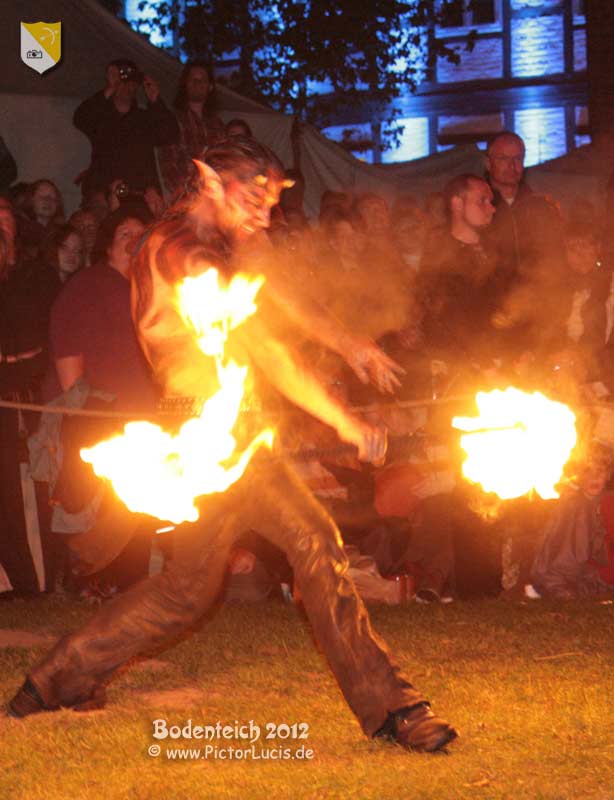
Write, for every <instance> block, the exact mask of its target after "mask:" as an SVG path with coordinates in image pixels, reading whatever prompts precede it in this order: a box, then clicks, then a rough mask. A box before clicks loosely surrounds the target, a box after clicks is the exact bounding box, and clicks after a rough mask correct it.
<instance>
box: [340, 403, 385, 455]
mask: <svg viewBox="0 0 614 800" xmlns="http://www.w3.org/2000/svg"><path fill="white" fill-rule="evenodd" d="M337 432H338V434H339V437H340V438H341V439H342V440H343V441H344V442H347V443H348V444H353V445H356V447H357V448H358V458H359V459H360V460H361V461H368V462H370V463H371V464H375V465H376V466H380V465H381V464H383V463H384V460H385V458H386V447H387V445H388V442H387V437H386V429H385V428H380V427H378V426H377V425H370V424H369V423H368V422H364V421H363V420H361V419H359V418H358V417H353V416H352V417H350V416H349V415H348V417H347V419H346V422H345V424H344V425H343V426H342V427H341V428H340V429H339V430H338V431H337Z"/></svg>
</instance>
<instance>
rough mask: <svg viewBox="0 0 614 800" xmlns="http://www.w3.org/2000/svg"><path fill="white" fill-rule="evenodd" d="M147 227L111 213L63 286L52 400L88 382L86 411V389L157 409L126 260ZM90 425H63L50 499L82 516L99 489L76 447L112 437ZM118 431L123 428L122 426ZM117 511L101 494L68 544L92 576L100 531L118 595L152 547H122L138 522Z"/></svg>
mask: <svg viewBox="0 0 614 800" xmlns="http://www.w3.org/2000/svg"><path fill="white" fill-rule="evenodd" d="M148 221H149V218H144V217H139V216H138V215H137V214H136V212H134V211H133V210H132V209H122V208H120V209H118V210H117V211H115V212H113V213H112V214H110V215H109V216H108V217H107V218H106V219H105V220H104V221H103V223H102V225H101V226H100V231H99V233H98V239H97V242H96V247H95V248H94V252H93V258H94V265H93V266H92V267H89V268H88V269H84V270H81V271H80V272H79V273H78V274H76V275H75V276H74V277H73V278H72V279H71V280H69V281H67V282H66V284H65V286H64V287H63V289H62V291H61V292H60V294H59V296H58V298H57V300H56V302H55V303H54V306H53V309H52V313H51V324H50V349H51V356H52V359H53V366H54V370H53V374H52V375H50V376H49V378H48V381H47V382H46V384H47V385H46V395H47V397H48V398H49V399H51V398H53V397H56V396H57V395H59V394H60V392H70V391H71V389H73V387H75V385H76V384H77V382H79V381H86V382H87V385H88V386H89V387H90V395H89V397H90V400H89V403H88V405H86V407H87V408H89V407H95V406H96V405H97V404H98V405H100V402H101V401H97V400H94V399H92V398H94V397H95V396H96V393H94V394H92V391H91V390H97V392H98V393H100V392H104V393H106V394H107V395H111V396H113V397H114V398H115V400H114V403H113V410H115V411H117V412H128V413H129V412H131V411H134V410H138V411H142V412H143V413H147V410H148V409H150V410H153V409H154V408H155V405H156V398H157V394H156V390H155V388H154V384H153V381H152V379H151V376H150V372H149V368H148V366H147V364H146V361H145V359H144V357H143V354H142V352H141V349H140V347H139V344H138V341H137V338H136V333H135V331H134V325H133V322H132V315H131V311H130V269H131V258H132V253H133V250H134V247H135V245H136V243H137V242H138V240H139V239H140V238H141V237H142V235H143V233H144V231H145V224H146V223H147V222H148ZM102 406H103V407H104V408H105V410H108V408H109V403H108V402H102ZM95 422H96V424H93V423H92V421H91V420H85V421H84V420H83V419H82V418H77V419H75V418H70V417H69V418H67V419H65V420H64V421H63V430H62V436H63V452H64V461H63V464H62V471H61V473H60V476H59V479H58V482H57V484H56V486H55V492H54V497H55V499H56V501H58V502H59V503H61V505H62V507H63V508H64V509H65V510H66V511H69V512H70V513H78V512H82V511H83V509H84V508H86V507H87V506H88V504H89V503H90V502H91V501H92V499H93V496H94V495H95V493H96V491H97V490H98V487H97V485H96V484H94V483H93V482H92V479H91V471H90V470H89V468H88V467H85V466H84V465H83V463H82V462H81V460H80V457H79V451H80V448H81V447H83V446H86V445H88V444H93V443H95V442H97V441H101V440H102V439H105V438H108V436H109V435H110V433H114V432H115V430H112V431H110V430H109V429H108V428H106V427H101V426H100V425H99V424H97V423H98V421H95ZM118 426H119V428H121V422H120V423H118ZM119 506H120V504H119V503H118V501H117V500H116V499H115V498H114V495H112V493H111V492H109V493H106V494H105V496H104V499H103V501H102V506H101V509H100V511H99V514H98V517H97V521H96V524H95V526H94V529H93V530H94V532H92V533H90V532H88V531H85V530H84V531H83V533H82V534H78V535H77V536H71V537H69V539H70V542H69V545H70V547H71V550H72V551H73V552H74V553H76V554H78V557H79V559H80V560H81V561H82V562H87V563H88V565H89V567H90V569H88V574H89V573H94V572H96V569H95V567H96V563H95V561H96V559H95V557H94V556H92V555H91V553H92V549H91V547H90V543H91V542H92V541H93V542H94V547H97V541H98V540H97V538H96V537H97V531H101V532H102V533H101V535H102V537H103V538H104V539H105V540H106V543H107V544H108V546H109V547H110V548H111V549H112V550H113V549H114V548H115V547H116V549H114V552H115V553H116V554H118V557H117V558H116V559H115V561H113V563H112V564H110V566H109V567H108V568H107V570H105V574H104V576H99V579H98V582H101V581H103V582H104V583H105V584H106V585H107V586H115V587H117V588H119V589H123V588H125V587H127V586H128V585H130V584H132V583H133V582H134V581H136V580H138V579H140V578H142V577H143V576H144V575H145V574H146V573H147V568H148V564H149V551H150V542H149V538H148V537H146V536H137V537H134V539H133V541H132V542H130V543H129V544H127V542H129V540H130V539H131V538H132V535H133V533H134V530H135V528H138V527H139V525H140V519H139V518H138V517H136V518H135V517H134V516H132V515H129V514H128V513H127V512H125V510H124V509H123V507H119ZM108 520H112V522H109V521H108ZM111 532H112V533H111ZM123 534H125V537H124V535H123ZM125 545H127V546H126V547H124V546H125ZM109 561H112V557H111V558H109Z"/></svg>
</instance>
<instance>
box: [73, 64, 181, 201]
mask: <svg viewBox="0 0 614 800" xmlns="http://www.w3.org/2000/svg"><path fill="white" fill-rule="evenodd" d="M140 85H142V87H143V90H144V92H145V96H146V98H147V108H145V109H143V108H139V106H138V104H137V92H138V89H139V86H140ZM73 123H74V125H75V127H76V128H78V129H79V130H80V131H82V132H83V133H84V134H85V135H86V136H87V137H88V139H89V140H90V142H91V145H92V161H91V164H90V167H89V169H88V170H87V173H86V175H85V177H84V178H83V186H82V190H83V194H84V196H85V197H87V196H89V195H90V194H91V193H93V192H97V191H100V190H104V189H105V188H106V186H108V184H109V183H110V182H111V181H113V180H114V179H116V178H121V179H122V180H123V181H125V182H126V184H127V185H128V187H129V189H130V190H139V191H144V190H145V189H147V188H148V187H149V186H154V187H156V188H159V183H158V176H157V173H156V165H155V158H154V147H155V146H158V145H165V144H173V143H174V142H176V141H177V139H178V136H179V129H178V127H177V122H176V120H175V117H174V116H173V114H172V113H171V112H170V111H169V110H168V109H167V108H166V106H165V105H164V101H163V100H162V98H161V97H160V89H159V87H158V84H157V83H156V82H155V81H154V80H153V78H151V77H149V76H148V75H143V74H142V73H140V72H139V71H138V69H137V67H136V65H135V64H134V63H133V62H132V61H128V60H126V59H122V60H119V61H113V62H111V63H110V64H109V66H108V67H107V75H106V86H105V88H104V89H103V90H102V91H100V92H97V93H96V94H95V95H93V96H92V97H90V98H88V99H87V100H84V101H83V102H82V103H81V105H80V106H79V107H78V108H77V110H76V111H75V114H74V117H73Z"/></svg>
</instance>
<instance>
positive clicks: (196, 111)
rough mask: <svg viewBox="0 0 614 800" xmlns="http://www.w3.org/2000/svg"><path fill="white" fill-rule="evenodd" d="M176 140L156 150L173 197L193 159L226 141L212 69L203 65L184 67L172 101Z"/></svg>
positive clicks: (166, 189) (195, 63)
mask: <svg viewBox="0 0 614 800" xmlns="http://www.w3.org/2000/svg"><path fill="white" fill-rule="evenodd" d="M173 105H174V106H175V117H176V119H177V124H178V125H179V140H178V142H177V143H175V144H171V145H166V146H164V147H159V148H158V150H157V155H158V166H159V168H160V175H161V178H162V183H163V188H164V192H165V194H166V196H167V197H173V196H174V195H175V194H176V193H177V192H178V191H180V190H181V189H182V188H183V186H184V185H185V183H186V181H187V180H188V178H189V177H190V176H191V175H193V165H192V159H193V158H200V157H202V154H203V151H204V150H205V148H207V147H211V145H214V144H216V143H217V142H218V141H220V140H221V139H223V138H225V135H226V134H225V131H224V124H223V122H222V121H221V119H220V118H219V117H218V116H217V114H216V112H215V105H216V95H215V81H214V78H213V71H212V70H211V67H210V66H209V65H208V64H206V63H205V62H203V61H192V62H190V63H189V64H186V65H185V67H184V68H183V72H182V73H181V77H180V78H179V88H178V90H177V96H176V97H175V102H174V104H173Z"/></svg>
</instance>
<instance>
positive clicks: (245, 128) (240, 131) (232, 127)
mask: <svg viewBox="0 0 614 800" xmlns="http://www.w3.org/2000/svg"><path fill="white" fill-rule="evenodd" d="M226 136H227V137H228V138H229V139H231V138H233V137H235V136H246V137H247V138H248V139H253V138H254V134H253V133H252V129H251V128H250V127H249V125H248V124H247V122H246V121H245V120H244V119H231V120H230V122H227V123H226Z"/></svg>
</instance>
